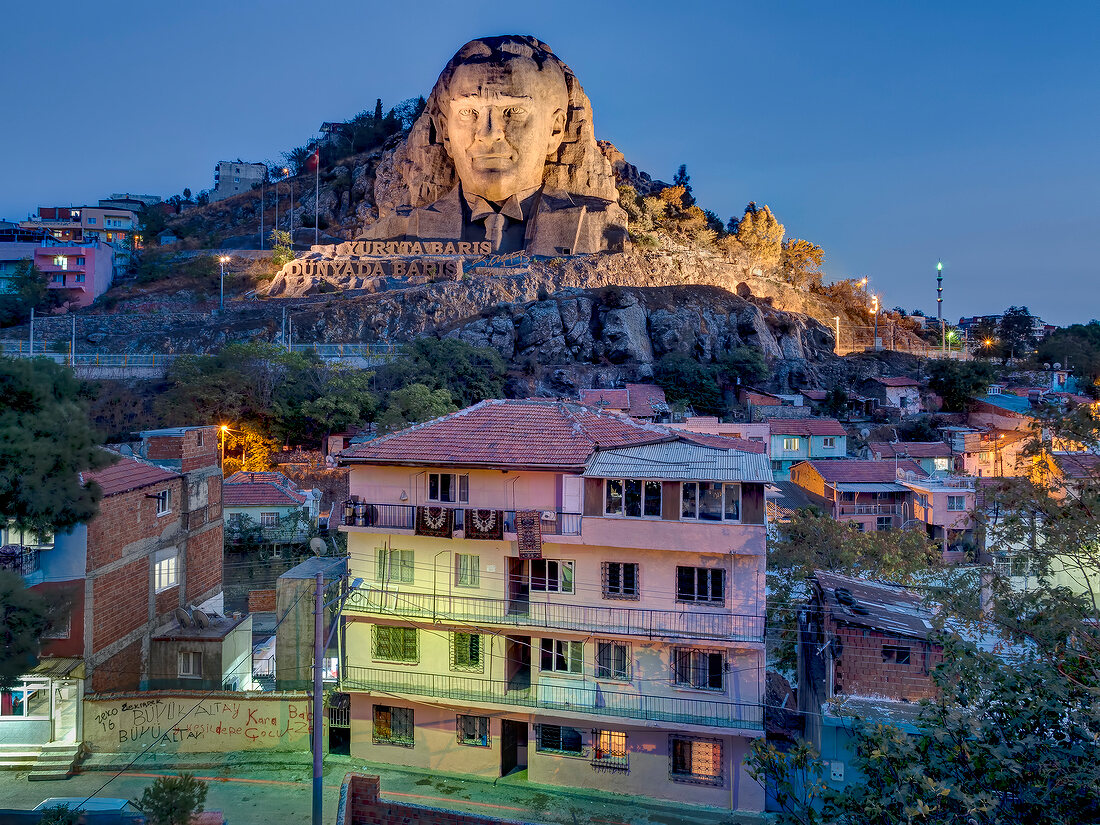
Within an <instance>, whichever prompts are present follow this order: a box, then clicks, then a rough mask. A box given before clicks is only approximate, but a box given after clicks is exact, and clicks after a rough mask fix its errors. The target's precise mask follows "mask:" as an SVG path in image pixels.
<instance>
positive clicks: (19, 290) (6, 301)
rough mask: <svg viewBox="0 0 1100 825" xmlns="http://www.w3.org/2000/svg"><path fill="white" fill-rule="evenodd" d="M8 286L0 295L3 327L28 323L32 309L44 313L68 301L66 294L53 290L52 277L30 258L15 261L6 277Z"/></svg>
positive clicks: (0, 314) (0, 315)
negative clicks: (51, 286) (51, 287)
mask: <svg viewBox="0 0 1100 825" xmlns="http://www.w3.org/2000/svg"><path fill="white" fill-rule="evenodd" d="M7 289H8V291H7V292H6V293H3V294H0V327H4V326H12V325H13V324H22V323H25V322H26V321H27V320H28V319H29V318H30V316H31V310H32V309H33V310H34V311H35V312H37V313H40V314H43V315H45V314H49V313H50V312H53V310H55V309H57V308H58V307H61V306H64V304H65V294H64V293H63V292H62V291H61V290H59V289H50V280H49V276H48V275H46V273H45V272H43V271H42V270H41V269H39V268H38V267H37V266H35V264H34V261H32V260H31V259H30V258H24V259H23V260H21V261H18V262H17V263H16V264H15V268H14V270H13V271H12V273H11V275H9V276H8V278H7Z"/></svg>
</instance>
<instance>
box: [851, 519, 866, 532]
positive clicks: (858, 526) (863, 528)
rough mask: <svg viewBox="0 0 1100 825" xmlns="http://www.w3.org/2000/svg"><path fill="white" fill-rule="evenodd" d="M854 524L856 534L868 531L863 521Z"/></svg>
mask: <svg viewBox="0 0 1100 825" xmlns="http://www.w3.org/2000/svg"><path fill="white" fill-rule="evenodd" d="M852 524H854V525H855V526H856V532H857V533H863V532H866V530H867V525H866V524H864V523H863V522H862V521H854V522H852Z"/></svg>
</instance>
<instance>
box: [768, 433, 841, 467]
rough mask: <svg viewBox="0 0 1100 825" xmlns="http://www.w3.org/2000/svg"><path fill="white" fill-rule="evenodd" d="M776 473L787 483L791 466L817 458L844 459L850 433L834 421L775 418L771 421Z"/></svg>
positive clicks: (771, 444)
mask: <svg viewBox="0 0 1100 825" xmlns="http://www.w3.org/2000/svg"><path fill="white" fill-rule="evenodd" d="M768 428H769V440H770V449H769V450H768V455H770V456H771V461H772V472H773V473H774V474H775V477H776V478H777V479H780V480H785V479H787V478H789V477H790V471H791V467H792V466H794V465H795V464H797V463H798V462H800V461H809V460H811V459H817V458H844V457H845V456H846V455H847V454H848V433H847V432H846V431H845V429H844V427H842V426H841V424H840V422H839V421H837V420H836V419H833V418H802V419H782V418H773V419H771V420H770V421H769V422H768Z"/></svg>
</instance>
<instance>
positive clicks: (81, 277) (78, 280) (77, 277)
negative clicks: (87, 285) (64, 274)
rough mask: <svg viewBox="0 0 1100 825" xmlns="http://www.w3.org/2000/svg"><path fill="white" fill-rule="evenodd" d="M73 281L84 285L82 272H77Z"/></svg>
mask: <svg viewBox="0 0 1100 825" xmlns="http://www.w3.org/2000/svg"><path fill="white" fill-rule="evenodd" d="M75 280H76V282H77V283H78V284H82V283H84V282H85V278H84V273H83V272H78V273H77V274H76V277H75Z"/></svg>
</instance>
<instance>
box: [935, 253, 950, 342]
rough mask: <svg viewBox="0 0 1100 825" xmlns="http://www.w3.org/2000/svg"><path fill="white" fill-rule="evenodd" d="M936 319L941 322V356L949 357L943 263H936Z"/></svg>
mask: <svg viewBox="0 0 1100 825" xmlns="http://www.w3.org/2000/svg"><path fill="white" fill-rule="evenodd" d="M936 318H937V320H939V322H940V354H941V355H942V356H944V357H947V327H946V326H944V323H943V261H937V262H936Z"/></svg>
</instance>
